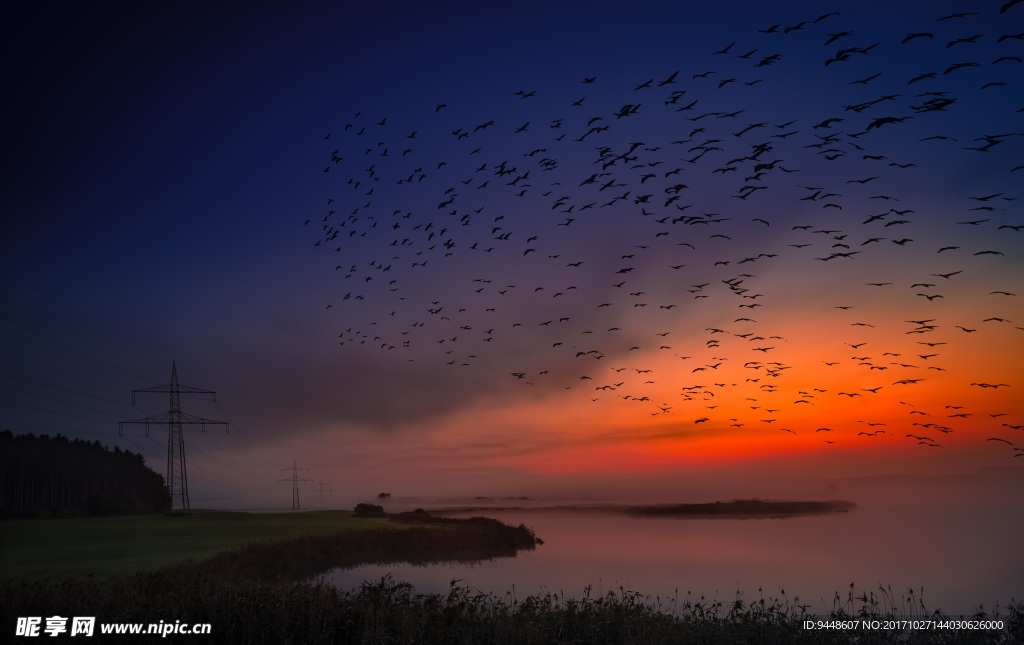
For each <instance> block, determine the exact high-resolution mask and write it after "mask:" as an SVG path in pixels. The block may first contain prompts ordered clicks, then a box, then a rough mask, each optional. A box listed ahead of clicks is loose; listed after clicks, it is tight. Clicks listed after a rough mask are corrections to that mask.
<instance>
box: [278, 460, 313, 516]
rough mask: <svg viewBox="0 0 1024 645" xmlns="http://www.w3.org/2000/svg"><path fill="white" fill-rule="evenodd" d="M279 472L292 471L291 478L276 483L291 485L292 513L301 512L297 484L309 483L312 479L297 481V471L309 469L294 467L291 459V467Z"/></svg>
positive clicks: (294, 464)
mask: <svg viewBox="0 0 1024 645" xmlns="http://www.w3.org/2000/svg"><path fill="white" fill-rule="evenodd" d="M281 470H282V471H285V470H290V471H292V476H291V477H288V478H285V479H279V480H277V481H278V483H280V482H291V483H292V510H293V511H298V510H302V507H301V506H300V505H299V482H311V481H313V480H312V479H299V471H300V470H305V471H308V470H309V468H299V467H298V465H296V463H295V459H292V465H291V467H289V468H282V469H281Z"/></svg>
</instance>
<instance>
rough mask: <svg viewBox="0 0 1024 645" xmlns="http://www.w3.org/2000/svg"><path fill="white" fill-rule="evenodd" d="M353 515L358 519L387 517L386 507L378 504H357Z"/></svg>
mask: <svg viewBox="0 0 1024 645" xmlns="http://www.w3.org/2000/svg"><path fill="white" fill-rule="evenodd" d="M352 514H353V515H355V516H356V517H386V515H387V514H386V513H385V512H384V507H383V506H378V505H377V504H356V508H355V510H354V511H352Z"/></svg>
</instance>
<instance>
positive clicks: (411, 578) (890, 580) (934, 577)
mask: <svg viewBox="0 0 1024 645" xmlns="http://www.w3.org/2000/svg"><path fill="white" fill-rule="evenodd" d="M882 493H884V490H875V491H873V492H872V491H862V494H860V495H859V496H852V497H846V499H851V500H852V501H855V502H857V503H858V508H856V509H855V510H853V511H851V512H848V513H836V514H829V515H818V516H805V517H792V518H786V519H682V518H662V517H659V518H647V517H633V516H626V515H622V514H617V513H612V512H598V511H582V510H561V511H555V510H538V509H500V508H491V509H487V510H486V511H484V510H478V511H475V512H472V513H459V515H461V516H466V515H487V516H490V517H495V518H497V519H500V520H502V521H505V522H508V523H511V524H519V523H524V524H526V525H527V526H530V527H532V528H534V529H535V531H536V533H537V536H538V537H540V538H542V539H543V540H544V544H542V545H540V546H538V547H537V549H536V550H535V551H532V552H523V553H521V554H520V555H519V556H518V557H516V558H507V559H501V560H495V561H490V562H484V563H479V564H474V565H453V564H439V565H432V566H425V567H417V566H411V565H405V564H393V565H383V566H366V567H360V568H357V569H351V570H335V571H332V572H330V574H328V576H327V577H328V579H329V580H330V581H331V582H332V583H333V584H334V585H336V586H337V587H338V588H341V589H346V590H347V589H352V588H355V587H357V586H358V585H359V584H360V583H361V582H362V581H363V580H375V579H379V578H381V577H382V576H384V575H386V574H390V575H392V576H393V577H394V578H395V579H397V580H400V581H405V582H409V583H411V584H412V585H413V586H414V587H415V588H416V590H417V591H419V592H421V593H442V592H446V591H447V590H448V588H449V584H450V582H451V581H452V580H453V579H457V580H461V581H462V583H463V584H466V585H469V586H470V587H473V588H474V589H477V590H480V591H483V592H490V593H494V594H496V595H498V596H504V595H505V594H506V593H510V592H511V593H514V594H515V596H516V597H517V598H520V599H521V598H523V597H525V596H527V595H530V594H536V593H545V592H549V591H550V592H557V593H558V594H559V595H563V594H564V595H566V596H569V597H577V598H579V597H583V596H584V595H585V593H586V589H587V588H588V587H590V589H591V591H590V595H591V596H592V597H594V596H597V595H603V594H605V593H607V592H608V591H611V590H615V591H618V590H619V589H620V587H621V588H622V589H624V590H626V591H636V592H640V593H642V594H644V595H649V596H650V597H651V598H652V599H654V597H655V596H659V597H660V598H661V600H662V601H665V599H666V598H667V599H672V598H673V597H677V598H678V599H679V601H680V602H682V601H684V600H685V597H686V594H687V592H690V594H691V596H692V597H693V598H694V599H696V598H699V597H700V596H701V595H703V596H706V597H708V598H712V597H715V598H717V599H718V600H721V601H724V602H729V601H732V600H734V599H735V598H736V594H737V592H738V591H739V592H740V593H741V594H742V598H743V600H744V601H746V602H751V601H754V600H757V599H758V598H760V596H761V592H759V588H760V589H762V590H763V594H764V596H765V597H766V598H767V597H775V598H782V597H783V595H785V597H786V598H787V599H789V600H794V601H795V599H796V598H799V601H800V602H801V603H802V604H808V605H810V608H809V611H811V612H813V613H827V612H828V611H830V610H831V609H832V608H833V600H834V597H835V594H836V592H839V594H840V595H841V596H842V598H843V599H844V600H845V599H846V597H847V594H848V592H849V591H850V583H851V582H852V583H854V588H853V590H854V595H855V596H856V595H860V594H861V593H862V592H865V591H866V592H872V591H874V592H876V595H878V593H877V592H878V591H879V587H880V586H885V587H889V586H891V589H892V592H893V596H894V599H895V601H896V606H897V607H902V605H901V604H900V597H901V595H903V594H906V593H907V592H908V590H909V589H911V588H913V589H914V593H915V594H916V598H918V599H920V598H922V597H923V600H924V603H925V606H926V607H927V609H928V610H929V611H933V610H935V609H941V610H942V611H943V612H944V613H946V614H948V615H959V614H969V613H973V612H974V610H976V609H977V607H978V605H984V606H985V609H986V610H988V611H991V610H992V608H993V606H994V605H995V604H996V603H1000V604H1001V605H1002V606H1004V607H1005V606H1006V605H1007V604H1008V603H1009V602H1010V600H1011V597H1015V598H1016V599H1018V600H1021V599H1024V555H1022V552H1024V549H1022V548H1021V546H1020V544H1021V542H1020V539H1021V537H1020V536H1021V535H1024V504H1021V503H1020V500H1019V499H1015V498H1014V497H1012V496H1011V498H1010V499H1011V500H1014V501H1012V502H1011V503H1010V504H1007V503H1006V501H1005V498H1004V499H1003V501H1000V499H997V498H996V497H995V496H990V497H988V498H979V497H978V496H977V495H974V494H968V493H967V492H965V491H961V492H960V493H959V494H958V493H957V492H956V490H955V489H950V490H948V491H945V492H944V493H943V494H942V496H941V497H940V496H935V495H927V494H901V495H886V494H882ZM922 587H923V596H922V594H921V588H922ZM915 602H916V601H915ZM858 606H859V605H858ZM900 613H909V612H900ZM915 613H917V614H920V609H919V608H918V609H917V611H916V612H915ZM1001 613H1002V615H1004V616H1005V614H1006V611H1005V609H1004V610H1003V611H1002V612H1001Z"/></svg>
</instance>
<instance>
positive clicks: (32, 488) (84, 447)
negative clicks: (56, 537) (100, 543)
mask: <svg viewBox="0 0 1024 645" xmlns="http://www.w3.org/2000/svg"><path fill="white" fill-rule="evenodd" d="M169 504H170V500H169V497H168V495H167V489H166V487H165V485H164V478H163V476H162V475H159V474H157V473H155V472H153V471H152V470H150V469H149V468H148V467H147V466H146V463H145V461H144V460H143V457H142V455H141V454H134V453H131V452H128V451H125V450H121V449H120V448H118V447H116V446H115V447H114V448H112V449H111V448H107V447H106V446H104V445H103V444H101V443H100V442H99V441H85V440H82V439H68V438H67V437H63V436H61V435H57V436H55V437H50V436H48V435H39V436H36V435H34V434H31V433H29V434H21V435H15V434H13V433H12V432H11V431H10V430H2V431H0V516H2V517H53V516H58V517H60V516H67V517H74V516H82V515H116V514H127V513H156V512H162V511H165V510H167V509H168V508H169Z"/></svg>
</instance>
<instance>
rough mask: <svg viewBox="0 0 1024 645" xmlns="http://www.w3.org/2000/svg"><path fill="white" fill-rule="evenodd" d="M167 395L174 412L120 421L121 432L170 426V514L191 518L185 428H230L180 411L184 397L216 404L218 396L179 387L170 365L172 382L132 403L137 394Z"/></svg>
mask: <svg viewBox="0 0 1024 645" xmlns="http://www.w3.org/2000/svg"><path fill="white" fill-rule="evenodd" d="M141 392H146V393H158V392H159V393H168V394H170V405H171V408H170V410H169V411H168V412H166V413H164V414H158V415H155V416H151V417H146V418H145V419H135V420H132V421H121V422H120V423H119V424H118V432H119V433H121V432H122V431H123V428H124V425H125V424H129V425H145V426H146V434H149V426H150V425H151V424H152V425H163V426H167V488H168V490H169V491H170V494H171V513H180V514H182V515H188V514H189V513H190V512H191V508H190V507H189V503H188V474H187V471H186V468H185V437H184V435H183V434H182V431H181V426H182V425H199V426H202V427H203V430H204V431H205V429H206V426H207V425H223V426H225V427H227V425H228V424H227V422H226V421H213V420H210V419H204V418H202V417H197V416H194V415H191V414H187V413H185V412H182V411H181V394H182V392H184V393H185V394H212V395H213V397H214V400H216V398H217V393H216V392H214V391H213V390H203V389H200V388H198V387H193V386H191V385H180V384H179V383H178V366H177V364H175V363H174V362H173V361H172V362H171V382H170V383H168V384H166V385H154V386H152V387H146V388H141V389H138V390H132V403H134V402H135V395H136V394H137V393H141Z"/></svg>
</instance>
